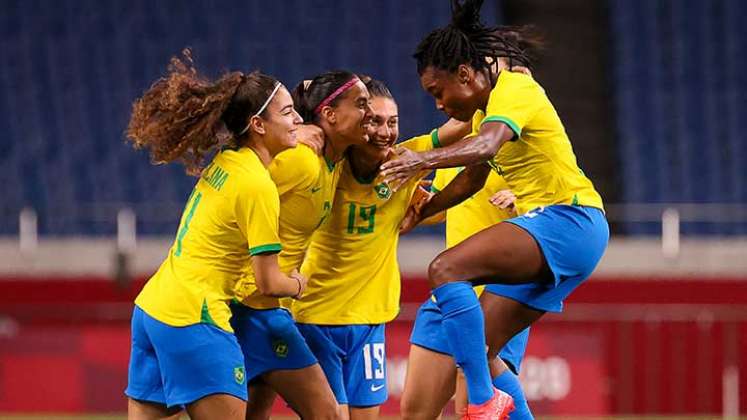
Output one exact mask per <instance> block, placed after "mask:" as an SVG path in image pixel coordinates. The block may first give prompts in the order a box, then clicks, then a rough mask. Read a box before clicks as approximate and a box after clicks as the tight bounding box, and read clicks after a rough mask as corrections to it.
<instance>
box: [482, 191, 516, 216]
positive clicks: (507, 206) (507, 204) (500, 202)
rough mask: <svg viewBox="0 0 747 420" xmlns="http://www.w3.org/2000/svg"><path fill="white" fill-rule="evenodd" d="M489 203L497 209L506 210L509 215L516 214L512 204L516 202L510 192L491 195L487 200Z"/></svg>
mask: <svg viewBox="0 0 747 420" xmlns="http://www.w3.org/2000/svg"><path fill="white" fill-rule="evenodd" d="M488 201H490V204H492V205H494V206H496V207H498V208H499V209H502V210H507V211H509V212H511V213H514V214H516V206H515V205H514V203H515V202H516V196H515V195H514V193H513V192H511V190H501V191H498V192H497V193H495V194H493V196H492V197H490V198H489V199H488Z"/></svg>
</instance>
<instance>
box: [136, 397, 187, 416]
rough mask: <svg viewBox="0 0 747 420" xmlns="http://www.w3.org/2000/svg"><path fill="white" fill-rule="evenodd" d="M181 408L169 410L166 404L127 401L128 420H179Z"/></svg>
mask: <svg viewBox="0 0 747 420" xmlns="http://www.w3.org/2000/svg"><path fill="white" fill-rule="evenodd" d="M182 411H183V410H182V408H181V407H172V408H170V409H169V408H168V407H166V405H165V404H160V403H153V402H149V401H138V400H135V399H132V398H128V399H127V419H128V420H178V419H179V417H180V415H181V413H182Z"/></svg>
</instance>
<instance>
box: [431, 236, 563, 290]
mask: <svg viewBox="0 0 747 420" xmlns="http://www.w3.org/2000/svg"><path fill="white" fill-rule="evenodd" d="M550 278H551V276H550V270H549V269H548V268H547V263H546V262H545V258H544V256H543V255H542V251H541V250H540V247H539V245H537V242H536V241H535V240H534V238H533V237H532V235H530V234H529V233H528V232H526V231H525V230H524V229H522V228H520V227H518V226H516V225H514V224H511V223H505V222H504V223H499V224H497V225H493V226H491V227H488V228H486V229H484V230H482V231H480V232H478V233H476V234H474V235H472V236H470V237H469V238H467V239H465V240H464V241H463V242H461V243H460V244H459V245H456V246H454V247H452V248H449V249H447V250H446V251H444V252H442V253H441V254H439V255H438V256H437V257H436V258H435V259H434V260H433V261H432V262H431V264H430V266H429V267H428V281H429V282H430V286H431V288H436V287H438V286H441V285H443V284H445V283H449V282H455V281H472V282H473V283H474V284H487V283H502V284H522V283H529V282H533V281H546V280H548V279H550Z"/></svg>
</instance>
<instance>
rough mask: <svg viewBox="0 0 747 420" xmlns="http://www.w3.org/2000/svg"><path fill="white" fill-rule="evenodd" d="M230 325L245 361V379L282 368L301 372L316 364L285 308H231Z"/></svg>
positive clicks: (237, 305)
mask: <svg viewBox="0 0 747 420" xmlns="http://www.w3.org/2000/svg"><path fill="white" fill-rule="evenodd" d="M231 312H232V313H233V316H232V317H231V326H232V327H233V330H234V331H235V333H236V338H237V339H238V340H239V344H240V345H241V350H242V351H243V352H244V360H245V361H246V378H247V380H248V381H252V380H254V379H256V378H257V377H258V376H260V375H262V374H263V373H266V372H270V371H273V370H281V369H302V368H305V367H309V366H311V365H314V364H316V363H317V361H316V358H315V357H314V354H313V353H311V350H310V349H309V346H308V345H307V344H306V340H304V338H303V336H302V335H301V333H300V332H298V328H296V323H295V322H294V321H293V318H292V317H291V315H290V312H288V311H287V310H286V309H283V308H274V309H252V308H250V307H248V306H246V305H241V304H234V305H231Z"/></svg>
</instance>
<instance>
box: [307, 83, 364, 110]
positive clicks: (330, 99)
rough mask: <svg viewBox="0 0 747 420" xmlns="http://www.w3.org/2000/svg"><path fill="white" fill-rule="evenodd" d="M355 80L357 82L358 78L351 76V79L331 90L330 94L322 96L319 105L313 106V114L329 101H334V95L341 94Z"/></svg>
mask: <svg viewBox="0 0 747 420" xmlns="http://www.w3.org/2000/svg"><path fill="white" fill-rule="evenodd" d="M357 82H358V78H357V77H353V78H352V79H350V80H348V81H347V82H346V83H345V84H344V85H342V86H340V87H338V88H337V90H335V91H334V92H332V94H330V95H329V96H327V97H326V98H324V100H323V101H322V102H320V103H319V105H317V106H316V108H314V114H318V113H319V112H320V111H321V110H322V108H324V107H325V106H327V105H329V104H330V102H332V101H334V100H335V98H336V97H338V96H340V95H342V93H343V92H345V91H346V90H348V89H350V88H351V87H352V86H353V85H354V84H356V83H357Z"/></svg>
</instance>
